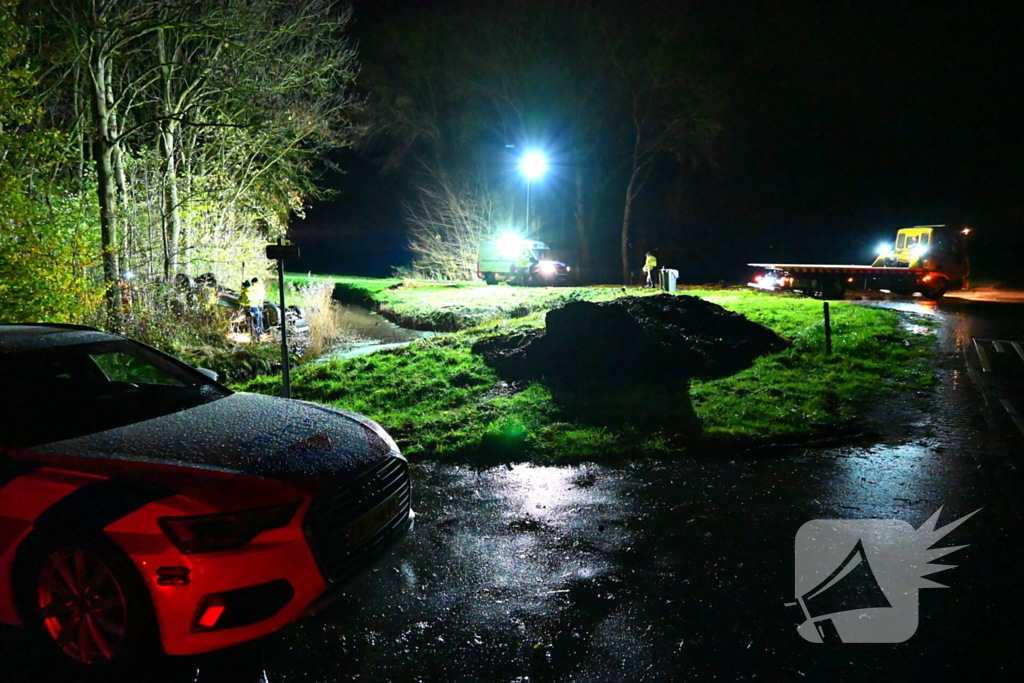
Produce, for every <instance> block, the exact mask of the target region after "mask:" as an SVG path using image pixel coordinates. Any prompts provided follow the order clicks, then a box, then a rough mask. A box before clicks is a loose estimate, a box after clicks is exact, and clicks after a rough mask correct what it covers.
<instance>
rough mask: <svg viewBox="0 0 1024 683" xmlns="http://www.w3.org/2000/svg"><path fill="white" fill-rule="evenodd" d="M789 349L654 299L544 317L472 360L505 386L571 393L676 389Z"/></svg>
mask: <svg viewBox="0 0 1024 683" xmlns="http://www.w3.org/2000/svg"><path fill="white" fill-rule="evenodd" d="M788 346H789V343H788V342H787V341H786V340H784V339H782V338H781V337H779V336H778V335H777V334H775V333H774V332H772V331H771V330H769V329H767V328H765V327H763V326H761V325H758V324H757V323H754V322H751V321H749V320H747V319H746V318H745V317H743V316H742V315H739V314H738V313H732V312H730V311H727V310H725V309H724V308H722V307H721V306H718V305H716V304H713V303H709V302H707V301H704V300H703V299H699V298H697V297H692V296H677V295H672V294H660V295H655V296H632V297H623V298H620V299H616V300H615V301H608V302H604V303H592V302H587V301H573V302H570V303H568V304H566V305H565V306H563V307H561V308H558V309H555V310H552V311H549V312H548V314H547V317H546V329H545V330H532V331H530V332H525V333H517V334H509V335H502V336H498V337H492V338H490V339H487V340H484V341H481V342H478V343H477V344H475V345H474V346H473V352H474V353H478V354H480V355H482V356H483V357H484V360H485V361H486V362H487V363H488V364H489V365H490V366H492V367H494V368H495V369H497V370H498V373H499V374H500V375H501V376H502V378H503V379H504V380H506V381H510V382H514V381H520V380H538V381H543V382H544V383H545V384H547V385H548V386H550V387H552V388H553V389H557V390H562V391H568V392H572V393H578V392H581V391H593V392H599V393H607V392H609V391H617V392H619V391H630V390H634V389H650V388H658V387H676V388H677V389H681V390H683V391H685V388H686V387H687V386H688V383H689V380H690V379H691V378H700V379H713V378H716V377H725V376H727V375H731V374H733V373H735V372H738V371H739V370H742V369H743V368H746V367H749V366H750V364H751V363H753V361H754V359H755V358H757V357H759V356H762V355H765V354H769V353H775V352H778V351H781V350H783V349H785V348H787V347H788Z"/></svg>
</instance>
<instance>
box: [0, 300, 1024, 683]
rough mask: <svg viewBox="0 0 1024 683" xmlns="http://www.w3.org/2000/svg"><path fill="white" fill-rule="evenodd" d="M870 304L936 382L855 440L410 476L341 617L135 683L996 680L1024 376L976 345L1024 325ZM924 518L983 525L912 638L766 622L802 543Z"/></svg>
mask: <svg viewBox="0 0 1024 683" xmlns="http://www.w3.org/2000/svg"><path fill="white" fill-rule="evenodd" d="M875 305H884V306H889V307H896V308H901V309H903V310H905V311H907V312H908V315H909V317H910V324H911V325H914V326H917V327H914V328H912V329H915V330H917V331H919V332H925V333H928V332H926V331H927V330H935V331H936V333H937V334H938V335H939V340H940V347H941V355H940V357H939V360H938V364H939V382H938V384H937V385H936V386H935V387H934V388H932V389H928V390H926V391H922V392H919V393H918V394H916V395H912V396H909V397H906V398H903V399H900V400H898V401H893V402H890V403H889V404H886V405H883V406H880V407H879V408H878V410H877V411H875V412H874V413H873V414H872V415H871V416H869V417H868V418H867V419H865V421H864V423H863V424H862V427H863V436H862V437H860V438H858V439H857V440H856V441H855V442H854V443H850V442H846V443H845V444H843V445H833V446H828V447H820V448H806V447H780V448H772V449H765V450H763V451H759V452H746V453H721V454H717V455H714V456H708V457H704V458H701V459H699V460H694V459H685V460H680V461H673V462H661V463H646V462H645V463H638V464H635V465H633V466H630V467H624V468H609V467H602V466H595V465H586V466H581V467H573V468H547V467H532V466H527V465H514V466H511V467H497V468H492V469H488V470H483V471H477V470H473V469H470V468H464V467H452V466H441V465H437V464H430V463H424V464H419V465H417V466H416V467H415V469H414V472H415V477H416V479H415V482H416V502H415V505H416V508H417V511H418V513H419V516H418V518H417V528H416V530H415V532H414V534H413V535H412V536H411V537H410V538H409V539H408V540H407V542H406V543H405V544H404V545H403V546H402V547H401V548H400V549H399V550H398V551H397V552H396V553H395V554H394V555H393V556H392V557H391V559H390V560H389V562H387V563H386V565H385V566H384V567H382V568H380V569H378V570H376V571H375V572H374V573H373V574H371V575H370V576H369V577H367V579H366V580H364V581H362V582H360V583H359V584H358V585H357V586H356V587H354V588H353V590H352V591H351V593H350V594H349V595H348V596H346V597H345V598H343V599H342V600H341V601H340V602H338V603H336V604H335V605H333V606H332V607H331V608H330V609H328V610H326V611H324V612H322V613H320V614H318V615H316V616H314V617H311V618H308V619H306V620H303V621H301V622H298V623H296V624H293V625H292V626H290V627H288V628H287V629H285V630H283V631H282V632H280V633H277V634H275V635H273V636H270V637H268V638H265V639H263V640H261V641H259V642H256V643H252V644H249V645H245V646H242V647H239V648H235V649H232V650H228V651H224V652H220V653H215V654H212V655H207V656H204V657H197V658H189V659H178V660H172V661H171V662H169V663H160V664H159V673H157V672H155V671H154V672H153V673H152V675H150V676H147V677H146V680H159V681H240V682H249V681H251V682H253V683H256V682H260V681H268V682H273V681H677V680H691V679H701V680H704V679H718V680H734V679H768V680H822V679H826V678H827V679H829V680H879V679H886V680H929V681H937V680H948V679H950V678H951V677H952V676H957V677H963V678H966V679H975V680H980V679H988V680H1005V679H1009V678H1011V676H1012V674H1014V673H1016V669H1017V668H1018V666H1019V664H1020V663H1021V660H1022V659H1024V656H1022V654H1021V651H1020V650H1021V648H1020V647H1019V646H1018V645H1017V640H1018V633H1019V632H1020V631H1019V629H1020V626H1021V625H1022V624H1021V621H1022V620H1021V617H1020V615H1021V607H1022V606H1024V599H1022V598H1021V596H1020V593H1021V589H1020V587H1019V579H1020V578H1021V577H1022V576H1024V573H1022V572H1021V569H1020V566H1021V562H1022V561H1024V558H1022V557H1021V551H1020V549H1021V548H1022V547H1024V545H1022V541H1024V533H1021V532H1020V531H1019V530H1018V528H1019V526H1020V524H1021V516H1020V506H1019V503H1018V500H1019V498H1020V497H1021V492H1022V491H1024V489H1022V485H1024V484H1022V482H1021V470H1020V469H1019V468H1018V464H1019V462H1020V458H1021V454H1022V450H1024V449H1022V446H1024V433H1022V432H1021V431H1020V430H1019V429H1018V427H1017V425H1016V424H1015V422H1014V421H1013V419H1012V415H1011V413H1010V412H1009V411H1008V410H1007V409H1006V407H1005V404H1004V401H1006V400H1008V401H1010V402H1011V404H1013V403H1014V401H1015V399H1016V403H1017V406H1016V407H1017V408H1024V392H1022V391H1021V387H1022V384H1024V357H1020V358H1015V355H1014V354H1016V351H1015V348H1014V346H1013V345H1012V344H1009V343H1007V344H1002V345H1001V346H1002V350H1001V351H999V350H996V347H995V346H994V345H992V344H991V340H1003V341H1007V342H1010V341H1018V342H1024V304H983V303H978V302H967V301H958V300H953V299H950V300H948V301H944V302H942V303H941V304H938V305H933V304H923V303H914V302H904V303H899V302H887V303H882V304H875ZM978 339H980V340H982V341H981V342H980V343H981V345H982V349H983V352H982V354H979V353H978V344H976V343H975V341H976V340H978ZM986 344H987V345H988V346H985V345H986ZM984 355H987V356H988V358H987V363H988V370H986V369H985V367H984V363H983V362H982V357H983V356H984ZM1017 363H1019V365H1018V364H1017ZM1018 397H1022V398H1018ZM943 506H944V507H943ZM940 507H943V513H942V518H941V521H940V525H941V524H945V523H947V522H949V521H952V520H953V519H955V518H957V517H960V516H962V515H964V514H967V513H970V512H972V511H974V510H976V509H979V508H981V512H979V513H978V514H977V515H975V516H974V517H973V518H972V519H971V520H969V521H968V522H967V523H965V524H964V525H963V526H961V527H960V528H959V529H957V530H956V531H954V532H953V533H952V534H950V535H949V536H948V537H947V538H946V539H945V542H944V543H943V545H963V544H969V545H968V546H967V547H966V548H964V549H963V550H960V551H958V552H957V553H955V554H954V555H952V556H950V558H949V559H948V560H946V562H947V563H949V564H954V565H956V568H954V569H951V570H949V571H945V572H943V573H942V574H939V575H937V576H934V577H931V578H933V579H935V580H936V581H938V582H940V583H943V584H946V585H947V586H949V587H948V588H945V589H934V588H926V589H922V590H921V591H920V623H919V627H918V629H917V632H916V634H915V635H914V636H913V637H912V638H910V639H909V640H908V641H906V642H903V643H898V644H861V645H850V644H846V645H842V644H840V645H822V644H812V643H809V642H806V641H805V640H803V639H802V638H801V637H800V636H799V635H798V634H797V631H796V628H797V626H798V625H799V624H800V623H801V622H802V621H803V615H802V613H801V612H800V609H799V608H798V607H793V606H789V607H787V606H785V603H787V602H789V603H792V602H794V537H795V535H796V533H797V530H798V529H799V528H800V527H801V525H802V524H804V523H805V522H807V521H809V520H813V519H868V518H889V519H891V518H898V519H902V520H906V521H908V522H909V523H910V524H911V525H913V526H914V527H915V528H917V527H919V526H920V525H921V524H922V523H923V522H924V521H925V520H926V519H927V518H928V517H930V516H931V515H932V513H934V512H935V511H936V510H938V509H939V508H940ZM0 636H2V637H0V657H2V658H3V661H4V662H5V663H4V665H3V666H2V672H3V673H2V674H0V679H2V678H4V677H5V676H6V678H7V679H8V680H46V679H47V678H53V679H55V680H56V679H58V678H59V679H60V680H68V678H66V677H65V676H64V674H63V672H61V671H59V670H57V669H54V668H53V667H52V665H51V664H50V663H49V662H47V661H45V660H44V659H43V658H42V655H41V654H39V653H36V652H35V651H33V650H32V649H30V648H25V647H24V641H23V640H22V637H21V636H20V635H19V633H18V632H15V631H2V632H0ZM1012 677H1014V678H1016V676H1012Z"/></svg>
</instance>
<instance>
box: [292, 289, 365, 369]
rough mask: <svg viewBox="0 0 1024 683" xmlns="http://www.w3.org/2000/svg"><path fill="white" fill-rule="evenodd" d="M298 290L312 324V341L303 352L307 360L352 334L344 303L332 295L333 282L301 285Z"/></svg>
mask: <svg viewBox="0 0 1024 683" xmlns="http://www.w3.org/2000/svg"><path fill="white" fill-rule="evenodd" d="M296 292H297V295H298V300H299V301H301V302H302V303H301V306H302V310H303V312H304V313H305V315H306V320H307V321H308V322H309V328H310V332H309V334H310V339H309V345H308V346H307V347H306V349H305V350H304V352H303V354H302V359H303V360H304V361H308V360H311V359H314V358H318V357H320V356H322V355H323V354H324V353H326V352H327V351H328V350H330V348H331V347H332V346H334V345H335V344H337V343H338V342H340V341H343V340H345V339H351V338H352V336H353V335H352V331H351V330H350V329H349V327H348V326H347V325H346V324H345V321H344V316H343V313H342V309H341V306H340V305H339V304H338V302H336V301H334V299H333V298H332V295H333V292H334V285H333V284H331V283H326V282H314V283H312V284H308V285H299V286H298V287H296Z"/></svg>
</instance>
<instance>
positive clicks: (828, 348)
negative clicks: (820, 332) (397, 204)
mask: <svg viewBox="0 0 1024 683" xmlns="http://www.w3.org/2000/svg"><path fill="white" fill-rule="evenodd" d="M825 355H832V316H831V315H829V310H828V302H827V301H826V302H825Z"/></svg>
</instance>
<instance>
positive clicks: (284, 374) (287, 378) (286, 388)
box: [267, 237, 299, 398]
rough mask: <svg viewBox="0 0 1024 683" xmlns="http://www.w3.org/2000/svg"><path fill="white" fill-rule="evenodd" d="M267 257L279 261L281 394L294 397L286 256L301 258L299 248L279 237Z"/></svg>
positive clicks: (271, 245) (268, 247)
mask: <svg viewBox="0 0 1024 683" xmlns="http://www.w3.org/2000/svg"><path fill="white" fill-rule="evenodd" d="M267 258H268V259H274V260H275V261H277V288H278V290H279V293H280V295H281V299H280V301H281V310H280V312H279V313H278V315H277V317H278V321H277V322H278V324H280V326H281V384H282V387H281V396H283V397H284V398H291V397H292V382H291V373H290V372H289V370H290V367H289V363H288V325H287V318H288V315H287V309H286V308H285V307H284V260H285V259H286V258H299V248H298V247H296V246H294V245H284V244H281V238H280V237H278V238H277V244H268V245H267Z"/></svg>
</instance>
